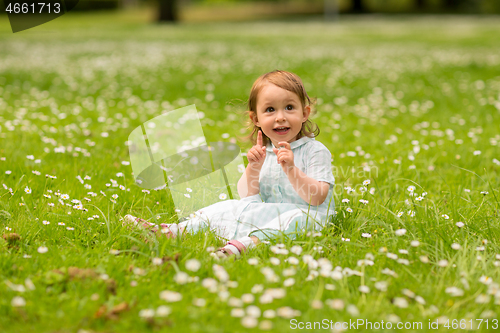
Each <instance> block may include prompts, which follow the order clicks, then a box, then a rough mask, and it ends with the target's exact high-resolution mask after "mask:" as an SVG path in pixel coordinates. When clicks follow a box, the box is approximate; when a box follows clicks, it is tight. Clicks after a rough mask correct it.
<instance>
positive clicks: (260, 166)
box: [124, 70, 334, 257]
mask: <svg viewBox="0 0 500 333" xmlns="http://www.w3.org/2000/svg"><path fill="white" fill-rule="evenodd" d="M311 104H312V103H311V100H310V98H309V96H308V95H307V93H306V91H305V89H304V85H303V83H302V80H301V79H300V78H299V77H298V76H297V75H295V74H293V73H290V72H286V71H281V70H275V71H273V72H269V73H266V74H264V75H262V76H260V77H259V78H258V79H257V80H256V81H255V82H254V84H253V86H252V89H251V91H250V97H249V99H248V111H247V113H248V115H249V120H250V121H249V124H250V125H251V127H252V132H251V134H250V137H251V139H252V142H253V143H254V146H253V147H252V148H251V149H250V151H249V152H248V154H247V158H248V165H247V167H246V169H245V172H244V173H243V175H242V176H241V178H240V180H239V181H238V186H237V187H238V194H239V195H240V198H241V199H240V200H227V201H221V202H218V203H215V204H213V205H211V206H208V207H205V208H202V209H200V210H199V211H197V212H196V213H195V217H193V218H191V219H189V220H186V221H184V222H180V223H174V224H165V223H163V224H160V226H161V230H160V231H161V232H162V233H164V234H166V235H167V236H169V237H177V236H178V235H180V234H182V233H183V232H184V231H186V232H192V233H194V232H197V231H198V230H203V228H205V227H207V226H208V227H209V228H210V230H212V231H213V232H215V233H216V234H217V235H218V236H220V237H222V238H225V239H229V240H230V241H229V242H227V244H226V245H225V246H224V247H222V248H220V249H219V250H218V251H217V252H216V253H215V255H216V256H217V257H225V256H229V255H236V256H239V255H240V253H242V252H245V251H247V250H248V249H251V248H253V247H254V246H255V244H258V243H259V242H260V241H263V240H268V239H271V238H275V237H277V236H278V235H279V234H282V233H285V234H287V235H289V236H291V238H295V235H296V233H297V232H303V231H305V230H321V228H322V227H323V226H324V224H325V221H326V220H327V219H328V216H329V215H331V214H332V213H333V212H334V202H333V200H332V192H333V185H334V178H333V175H332V172H331V154H330V151H329V150H328V149H327V148H326V147H325V146H324V145H323V144H322V143H320V142H318V141H316V140H315V136H317V135H318V134H319V128H318V126H317V125H316V124H314V123H312V122H311V121H310V120H309V116H310V114H311ZM124 220H125V222H126V223H133V224H136V225H137V224H139V225H142V226H144V227H147V228H151V227H154V226H155V225H154V224H153V223H149V222H146V221H145V220H143V219H140V218H136V217H134V216H132V215H127V216H125V218H124Z"/></svg>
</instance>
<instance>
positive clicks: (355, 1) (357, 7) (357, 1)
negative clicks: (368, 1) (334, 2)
mask: <svg viewBox="0 0 500 333" xmlns="http://www.w3.org/2000/svg"><path fill="white" fill-rule="evenodd" d="M351 11H352V12H353V13H366V9H365V6H364V5H363V0H352V10H351Z"/></svg>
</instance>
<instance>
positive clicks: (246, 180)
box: [238, 163, 260, 198]
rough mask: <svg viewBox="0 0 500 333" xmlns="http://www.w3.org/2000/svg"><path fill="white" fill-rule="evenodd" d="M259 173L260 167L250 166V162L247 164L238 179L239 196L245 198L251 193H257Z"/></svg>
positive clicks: (258, 189)
mask: <svg viewBox="0 0 500 333" xmlns="http://www.w3.org/2000/svg"><path fill="white" fill-rule="evenodd" d="M259 175H260V169H258V168H255V166H254V167H252V164H250V163H249V164H248V165H247V168H246V169H245V172H244V173H243V175H242V176H241V178H240V180H239V181H238V194H239V195H240V198H246V197H249V196H252V195H256V194H259V192H260V186H259Z"/></svg>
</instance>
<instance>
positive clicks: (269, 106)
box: [250, 83, 311, 147]
mask: <svg viewBox="0 0 500 333" xmlns="http://www.w3.org/2000/svg"><path fill="white" fill-rule="evenodd" d="M310 114H311V107H310V106H306V107H305V108H302V103H301V102H300V99H299V96H297V95H296V94H295V93H293V92H291V91H288V90H285V89H282V88H280V87H278V86H276V85H274V84H272V83H268V84H266V85H265V86H264V87H263V88H262V90H261V91H260V93H259V95H258V97H257V113H256V114H255V113H250V118H251V119H252V122H253V123H254V124H255V125H256V126H258V127H260V128H261V130H262V132H264V134H265V135H266V136H267V137H268V138H269V139H271V142H272V143H273V144H274V146H275V147H278V142H280V141H287V142H293V141H295V140H296V139H297V134H299V132H300V130H301V129H302V124H303V123H305V122H306V121H307V119H308V118H309V115H310Z"/></svg>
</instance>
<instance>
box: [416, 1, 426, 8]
mask: <svg viewBox="0 0 500 333" xmlns="http://www.w3.org/2000/svg"><path fill="white" fill-rule="evenodd" d="M415 7H416V8H417V9H418V10H422V9H425V0H415Z"/></svg>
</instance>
